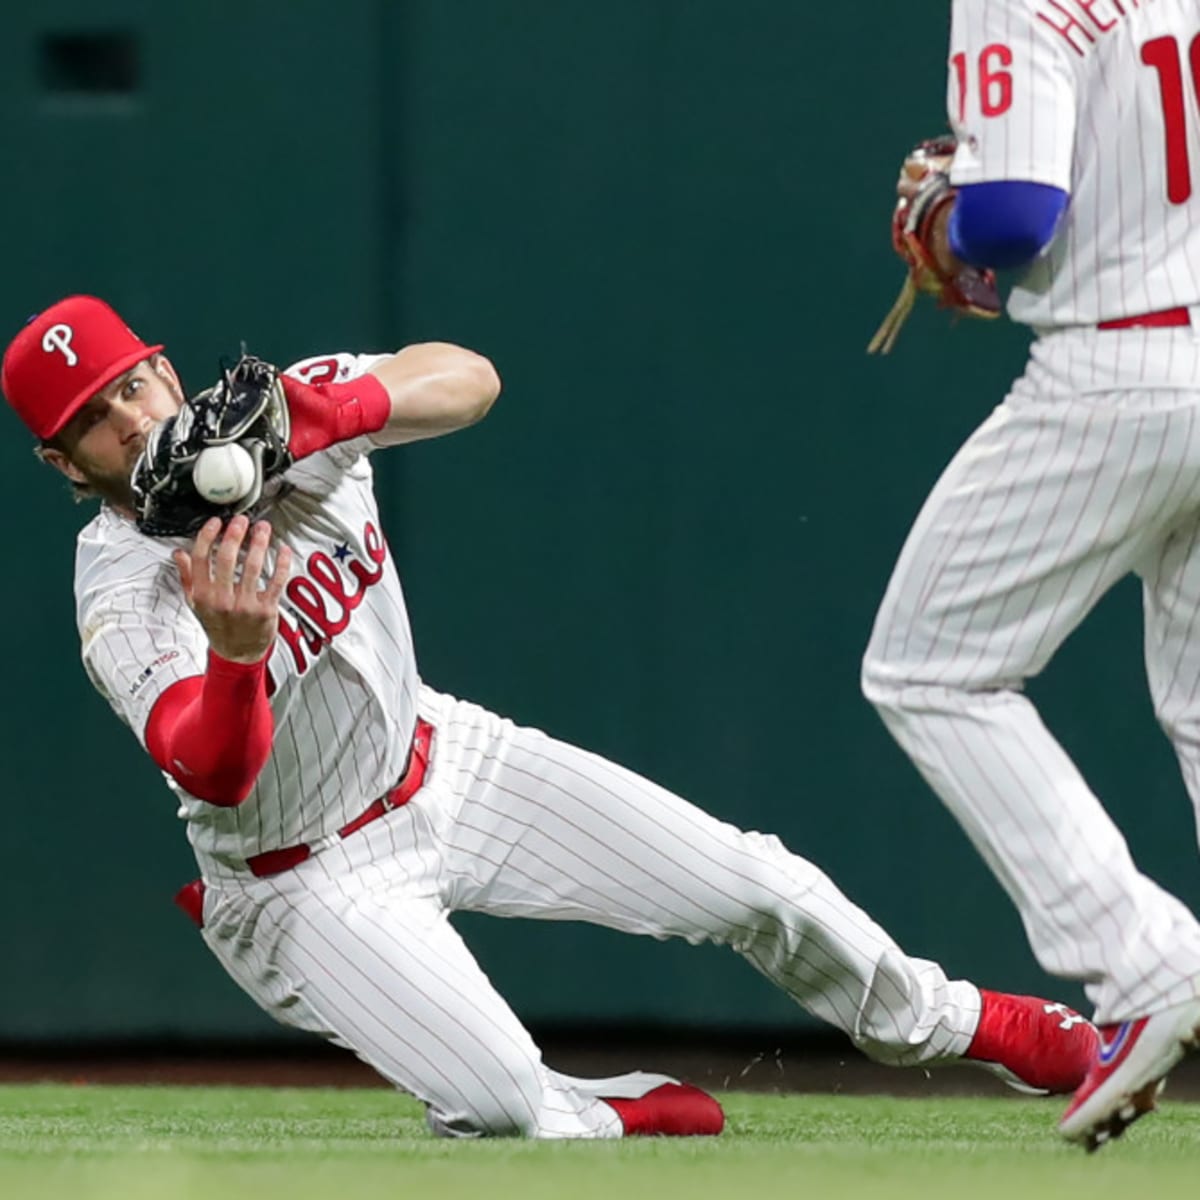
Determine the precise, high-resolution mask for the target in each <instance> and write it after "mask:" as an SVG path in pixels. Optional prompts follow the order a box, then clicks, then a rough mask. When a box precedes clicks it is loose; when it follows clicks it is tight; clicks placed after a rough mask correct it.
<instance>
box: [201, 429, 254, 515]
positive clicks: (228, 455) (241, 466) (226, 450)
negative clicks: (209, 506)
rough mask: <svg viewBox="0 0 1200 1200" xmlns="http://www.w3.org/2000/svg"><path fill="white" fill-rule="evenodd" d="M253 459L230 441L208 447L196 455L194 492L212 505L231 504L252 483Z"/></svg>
mask: <svg viewBox="0 0 1200 1200" xmlns="http://www.w3.org/2000/svg"><path fill="white" fill-rule="evenodd" d="M254 474H255V472H254V459H252V458H251V457H250V454H249V452H248V451H246V450H243V449H242V447H241V446H239V445H237V444H236V443H233V442H231V443H230V444H229V445H228V446H209V447H208V448H207V449H206V450H201V451H200V453H199V454H197V455H196V465H195V466H194V467H193V468H192V482H193V483H194V484H195V485H196V491H198V492H199V493H200V495H201V496H203V497H204V499H205V500H209V501H211V502H212V503H213V504H234V503H236V502H237V501H238V500H240V499H241V498H242V497H243V496H245V495H246V493H247V492H249V491H250V489H251V488H252V487H253V486H254Z"/></svg>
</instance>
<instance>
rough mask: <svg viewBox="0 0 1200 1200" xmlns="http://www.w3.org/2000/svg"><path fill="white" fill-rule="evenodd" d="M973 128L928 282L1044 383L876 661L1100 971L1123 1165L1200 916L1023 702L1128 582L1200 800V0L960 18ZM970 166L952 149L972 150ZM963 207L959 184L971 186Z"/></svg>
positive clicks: (893, 702)
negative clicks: (1009, 327) (1019, 328)
mask: <svg viewBox="0 0 1200 1200" xmlns="http://www.w3.org/2000/svg"><path fill="white" fill-rule="evenodd" d="M949 112H950V119H951V124H952V126H953V129H954V135H955V136H954V138H953V139H950V140H949V141H946V140H939V141H936V142H933V143H926V144H923V145H922V146H921V147H919V148H918V150H917V152H916V153H914V154H913V155H911V156H910V158H909V159H908V161H907V162H906V163H905V167H904V170H903V171H902V175H901V182H900V197H901V198H900V202H899V205H898V207H897V210H896V214H895V221H894V226H893V236H894V241H895V244H896V246H897V249H898V250H899V251H900V253H901V254H902V255H903V256H904V257H905V259H906V260H907V261H908V263H909V266H910V279H909V283H908V284H907V285H906V293H905V295H904V296H902V299H901V302H900V303H899V304H898V306H897V308H896V309H894V310H893V313H892V314H891V316H890V317H889V320H888V322H885V327H884V329H883V330H881V331H880V335H879V337H878V339H877V341H876V343H874V345H875V347H876V348H883V349H887V348H888V347H889V346H890V343H891V342H892V341H893V340H894V338H895V333H896V331H897V329H898V327H899V323H900V321H901V320H902V319H903V316H904V313H905V311H906V309H907V305H908V302H910V301H911V299H912V297H913V295H914V294H915V293H916V292H917V291H921V290H924V291H931V292H933V293H935V294H938V295H940V296H941V298H942V300H943V302H944V303H946V304H948V305H949V306H951V307H959V308H966V309H967V310H968V311H974V312H977V313H980V314H984V315H986V314H987V313H995V312H997V311H998V304H996V303H995V302H994V299H995V293H994V276H993V275H992V270H991V269H992V268H1012V267H1021V268H1026V269H1025V273H1024V274H1023V276H1022V277H1021V278H1020V281H1019V283H1018V284H1017V286H1016V287H1015V289H1014V290H1013V292H1012V295H1011V298H1010V301H1009V305H1008V309H1009V313H1010V314H1011V316H1012V317H1013V319H1014V320H1017V321H1021V322H1024V323H1025V324H1028V325H1030V326H1032V327H1033V329H1034V331H1035V333H1036V335H1037V337H1036V340H1035V341H1034V343H1033V348H1032V353H1031V358H1030V361H1029V364H1028V367H1027V368H1026V370H1025V373H1024V374H1023V375H1022V376H1021V378H1019V379H1018V380H1017V381H1016V383H1014V384H1013V386H1012V389H1011V391H1010V392H1009V394H1008V396H1007V398H1006V399H1005V400H1004V402H1003V403H1002V404H1001V405H1000V407H999V408H997V409H996V410H995V412H993V413H992V415H991V416H990V417H989V418H988V419H987V420H986V421H985V422H984V423H983V425H981V426H980V428H979V429H978V430H976V432H975V433H974V434H973V435H972V436H971V437H970V439H969V440H968V441H967V443H966V444H965V445H964V446H963V448H962V449H961V450H960V451H959V453H958V454H957V456H956V457H955V458H954V460H953V461H952V462H951V463H950V465H949V467H947V469H946V471H945V473H944V474H943V475H942V478H941V479H940V480H939V481H938V483H937V485H936V487H935V488H934V490H933V492H932V493H931V495H930V496H929V499H928V500H927V501H926V504H925V507H924V509H923V510H922V512H921V514H920V516H919V517H918V518H917V521H916V524H915V525H914V527H913V529H912V532H911V533H910V535H909V538H908V541H907V543H906V545H905V547H904V549H903V552H902V553H901V555H900V560H899V562H898V563H897V565H896V568H895V572H894V574H893V576H892V580H891V583H890V585H889V587H888V590H887V594H886V596H885V598H884V600H883V604H882V607H881V608H880V611H879V614H878V617H877V619H876V622H875V628H874V632H873V633H872V636H871V640H870V645H869V647H868V649H867V652H866V658H865V661H864V664H863V686H864V690H865V692H866V694H867V696H868V697H869V698H870V699H871V700H873V701H874V703H875V704H876V705H877V706H878V708H879V711H880V712H881V713H882V715H883V719H884V721H885V722H886V723H887V725H888V728H889V729H891V731H892V733H893V734H894V735H895V736H896V738H897V739H898V741H899V742H900V744H901V745H902V746H903V747H904V748H905V749H906V750H907V752H908V753H909V754H910V755H911V756H912V758H913V760H914V761H915V762H916V763H917V765H918V766H919V767H920V769H921V771H922V772H923V774H924V775H925V777H926V779H927V780H928V781H929V782H930V784H931V785H932V786H933V787H934V788H935V789H936V791H937V792H938V794H939V795H940V796H941V797H942V799H943V800H944V801H945V802H946V804H947V805H948V806H949V807H950V809H951V811H953V812H954V814H955V815H956V816H957V817H958V819H959V821H960V822H961V823H962V825H963V828H964V829H965V830H966V831H967V833H968V834H969V835H970V837H971V838H972V840H973V841H974V842H975V844H976V846H977V847H978V848H979V850H980V851H981V853H982V854H983V856H984V858H985V859H986V860H987V862H988V864H989V865H990V866H991V868H992V870H993V871H994V872H995V874H996V876H997V878H998V879H999V880H1000V881H1001V883H1003V885H1004V886H1005V887H1006V888H1007V889H1008V892H1009V894H1010V895H1011V896H1012V898H1013V900H1014V902H1015V903H1016V905H1017V907H1018V908H1019V909H1020V912H1021V915H1022V917H1023V919H1024V922H1025V928H1026V930H1027V932H1028V935H1029V938H1030V941H1031V943H1032V945H1033V948H1034V950H1035V951H1036V953H1037V956H1038V959H1039V961H1040V962H1041V963H1042V965H1043V966H1045V967H1046V968H1047V970H1050V971H1052V972H1054V973H1056V974H1058V975H1061V976H1063V977H1064V978H1070V979H1078V980H1082V981H1084V982H1085V984H1086V985H1087V989H1088V993H1089V995H1090V997H1091V999H1092V1000H1093V1001H1094V1003H1095V1006H1096V1020H1097V1023H1098V1024H1099V1025H1100V1026H1101V1030H1100V1032H1101V1047H1100V1054H1099V1059H1098V1062H1097V1064H1096V1066H1095V1068H1094V1069H1093V1070H1092V1072H1091V1073H1090V1074H1089V1076H1088V1078H1087V1080H1086V1081H1085V1082H1084V1084H1083V1086H1082V1087H1081V1088H1080V1089H1079V1090H1078V1092H1077V1093H1076V1095H1075V1097H1074V1099H1073V1101H1072V1103H1071V1105H1070V1107H1069V1108H1068V1109H1067V1111H1066V1114H1065V1115H1064V1116H1063V1118H1062V1121H1061V1123H1060V1129H1061V1131H1062V1133H1063V1134H1064V1135H1065V1136H1066V1137H1068V1138H1070V1139H1072V1140H1076V1141H1080V1142H1083V1143H1085V1144H1086V1145H1087V1146H1089V1148H1092V1149H1095V1148H1096V1147H1097V1146H1099V1145H1101V1144H1102V1143H1103V1142H1104V1141H1106V1140H1108V1139H1109V1138H1112V1137H1115V1136H1118V1135H1119V1134H1120V1133H1121V1132H1122V1131H1123V1130H1124V1129H1125V1127H1126V1126H1127V1125H1128V1124H1129V1123H1130V1122H1132V1121H1134V1120H1136V1119H1137V1118H1138V1117H1139V1116H1140V1115H1142V1114H1143V1113H1145V1112H1148V1111H1150V1110H1151V1109H1152V1108H1153V1107H1154V1105H1155V1101H1156V1098H1157V1095H1158V1093H1159V1090H1160V1088H1161V1085H1162V1080H1163V1079H1164V1078H1165V1076H1166V1074H1167V1073H1168V1072H1169V1071H1170V1070H1171V1068H1172V1067H1173V1066H1174V1065H1175V1064H1176V1063H1177V1062H1178V1061H1179V1059H1180V1058H1181V1057H1182V1056H1183V1055H1184V1053H1185V1052H1186V1051H1187V1050H1189V1049H1191V1048H1192V1047H1194V1046H1195V1044H1196V1042H1197V1038H1198V1037H1200V925H1198V924H1197V922H1196V919H1195V917H1194V916H1193V915H1192V913H1191V912H1189V911H1188V909H1187V908H1186V907H1185V906H1184V905H1183V904H1181V903H1180V902H1179V901H1178V900H1177V899H1175V898H1174V897H1172V896H1170V895H1168V894H1167V893H1166V892H1164V891H1163V890H1162V889H1161V888H1160V887H1158V886H1157V885H1156V884H1154V883H1153V882H1151V880H1149V879H1147V878H1146V877H1145V876H1144V875H1143V874H1141V873H1140V872H1139V871H1138V869H1137V867H1136V866H1135V865H1134V863H1133V861H1132V859H1131V857H1130V854H1129V851H1128V849H1127V847H1126V844H1125V841H1124V839H1123V838H1122V836H1121V834H1120V832H1119V831H1118V830H1117V829H1116V828H1115V826H1114V825H1113V823H1112V821H1111V820H1110V819H1109V817H1108V815H1107V814H1106V813H1105V811H1104V809H1103V808H1102V806H1101V805H1100V802H1099V801H1098V800H1097V798H1096V797H1095V796H1094V795H1093V794H1092V792H1091V791H1090V790H1089V788H1088V786H1087V784H1086V783H1085V782H1084V780H1083V778H1082V777H1081V775H1080V773H1079V771H1078V770H1077V769H1076V768H1075V766H1074V764H1073V763H1072V762H1070V760H1069V759H1068V758H1067V756H1066V755H1065V754H1064V753H1063V751H1062V749H1061V748H1060V747H1059V745H1058V744H1057V742H1056V741H1055V740H1054V738H1053V737H1052V736H1051V735H1050V733H1049V732H1048V731H1047V730H1046V728H1045V727H1044V726H1043V725H1042V723H1041V721H1040V720H1039V719H1038V715H1037V713H1036V711H1035V710H1034V708H1033V706H1032V705H1031V704H1030V703H1029V701H1028V700H1027V699H1026V698H1025V697H1024V695H1023V694H1022V690H1021V689H1022V685H1023V683H1024V681H1025V680H1026V679H1028V678H1029V677H1030V676H1033V675H1036V674H1037V673H1038V672H1039V671H1040V670H1041V669H1042V668H1043V667H1044V666H1045V665H1046V663H1047V662H1048V661H1049V660H1050V658H1051V656H1052V655H1053V654H1054V652H1055V651H1056V650H1057V649H1058V647H1059V646H1060V645H1061V644H1062V642H1063V640H1064V639H1065V638H1066V637H1067V636H1068V635H1069V634H1070V633H1071V631H1072V630H1073V629H1074V628H1075V627H1076V626H1077V625H1078V624H1079V622H1080V621H1082V620H1083V618H1084V617H1085V616H1086V615H1087V614H1088V612H1089V611H1090V610H1091V608H1092V607H1093V605H1095V604H1096V602H1097V601H1098V600H1099V599H1100V597H1101V596H1102V595H1103V594H1104V593H1105V592H1106V591H1107V590H1108V589H1109V588H1110V587H1111V586H1112V585H1113V584H1114V583H1115V582H1116V581H1117V580H1118V579H1120V578H1121V577H1122V576H1124V575H1126V574H1128V573H1129V572H1134V573H1136V574H1137V575H1139V576H1140V577H1141V579H1142V581H1143V583H1144V597H1145V629H1146V632H1145V656H1146V669H1147V673H1148V676H1149V681H1150V689H1151V692H1152V694H1153V699H1154V706H1155V709H1156V711H1157V713H1158V717H1159V720H1160V721H1161V723H1162V726H1163V728H1164V729H1165V730H1166V731H1167V734H1168V735H1169V736H1170V738H1171V740H1172V742H1173V743H1174V745H1175V749H1176V752H1177V754H1178V757H1179V761H1180V764H1181V766H1182V768H1183V775H1184V779H1185V781H1186V783H1187V787H1188V790H1189V791H1190V792H1191V795H1192V799H1193V802H1195V803H1197V804H1198V805H1200V632H1198V626H1197V621H1198V619H1200V193H1198V189H1200V7H1198V6H1197V4H1196V0H955V3H954V14H953V33H952V38H951V45H950V72H949ZM950 156H952V158H951V157H950ZM956 189H957V190H956Z"/></svg>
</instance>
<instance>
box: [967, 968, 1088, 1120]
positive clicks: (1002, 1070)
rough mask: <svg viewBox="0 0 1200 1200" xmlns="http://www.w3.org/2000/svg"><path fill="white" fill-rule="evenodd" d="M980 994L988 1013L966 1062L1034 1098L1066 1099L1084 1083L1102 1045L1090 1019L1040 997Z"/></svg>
mask: <svg viewBox="0 0 1200 1200" xmlns="http://www.w3.org/2000/svg"><path fill="white" fill-rule="evenodd" d="M979 994H980V996H981V997H982V999H983V1010H982V1012H981V1013H980V1015H979V1028H978V1029H976V1030H975V1037H974V1038H973V1039H972V1041H971V1045H970V1047H969V1048H968V1050H967V1052H966V1054H965V1055H964V1056H963V1057H964V1058H965V1059H966V1060H968V1061H970V1062H975V1063H978V1064H979V1066H981V1067H984V1068H986V1069H987V1070H989V1071H991V1072H992V1073H993V1074H994V1075H999V1076H1000V1078H1001V1079H1003V1080H1004V1082H1005V1083H1007V1084H1008V1086H1009V1087H1011V1088H1015V1089H1016V1090H1017V1091H1018V1092H1024V1093H1025V1094H1026V1095H1029V1096H1049V1095H1065V1094H1067V1093H1069V1092H1073V1091H1074V1090H1075V1089H1076V1088H1077V1087H1079V1086H1080V1084H1082V1083H1083V1081H1084V1079H1086V1078H1087V1073H1088V1072H1089V1071H1090V1070H1091V1069H1092V1064H1093V1063H1094V1062H1095V1061H1096V1053H1097V1047H1098V1045H1099V1039H1098V1037H1097V1034H1096V1029H1095V1027H1094V1026H1093V1025H1092V1023H1091V1022H1090V1021H1089V1020H1088V1019H1087V1018H1086V1017H1081V1016H1080V1015H1079V1013H1077V1012H1076V1011H1075V1010H1074V1009H1072V1008H1068V1007H1067V1006H1066V1005H1065V1004H1055V1003H1053V1002H1052V1001H1050V1000H1040V999H1038V998H1037V997H1036V996H1010V995H1009V994H1008V993H1007V992H986V991H983V990H980V993H979Z"/></svg>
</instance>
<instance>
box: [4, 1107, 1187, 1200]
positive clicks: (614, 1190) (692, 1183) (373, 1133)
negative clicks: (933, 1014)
mask: <svg viewBox="0 0 1200 1200" xmlns="http://www.w3.org/2000/svg"><path fill="white" fill-rule="evenodd" d="M722 1099H723V1100H724V1101H725V1104H726V1111H727V1112H728V1114H729V1127H728V1128H727V1130H726V1133H725V1135H724V1136H723V1137H721V1138H719V1139H708V1140H701V1139H697V1140H690V1141H689V1140H680V1141H674V1140H669V1139H644V1140H633V1139H631V1140H630V1141H627V1142H571V1143H547V1142H543V1143H532V1142H519V1141H492V1142H453V1143H452V1142H442V1141H437V1140H435V1139H433V1138H432V1137H430V1136H428V1135H427V1134H426V1132H425V1127H424V1123H423V1121H422V1119H421V1115H420V1112H419V1111H418V1108H417V1106H416V1105H415V1104H413V1103H412V1102H410V1101H406V1100H402V1099H398V1098H397V1097H396V1096H394V1095H393V1094H392V1093H390V1092H387V1091H383V1090H363V1091H332V1090H317V1089H312V1090H289V1089H258V1088H151V1087H147V1088H114V1087H98V1086H75V1087H72V1086H64V1085H49V1084H47V1085H40V1086H32V1087H16V1086H12V1087H0V1197H4V1198H5V1200H33V1198H40V1197H51V1196H52V1197H62V1198H64V1200H101V1198H103V1200H110V1198H111V1200H151V1198H153V1200H175V1198H181V1200H183V1198H187V1200H191V1198H193V1197H194V1198H196V1200H274V1198H275V1197H281V1198H286V1200H308V1198H309V1197H318V1196H319V1197H332V1198H334V1200H373V1198H374V1197H389V1198H403V1200H426V1198H431V1197H470V1198H472V1200H576V1198H579V1200H590V1198H592V1197H595V1198H596V1200H601V1198H603V1200H634V1198H635V1197H643V1196H645V1197H651V1196H652V1197H656V1198H658V1197H661V1198H662V1200H705V1198H707V1197H716V1196H722V1197H726V1196H728V1197H747V1198H748V1200H769V1198H772V1197H776V1196H779V1197H783V1196H786V1197H789V1198H791V1200H799V1198H801V1197H805V1198H807V1197H817V1196H820V1197H826V1196H830V1197H841V1196H851V1197H857V1196H864V1197H875V1196H878V1197H888V1198H892V1197H895V1198H898V1200H909V1198H912V1200H917V1198H918V1197H919V1198H921V1200H941V1198H942V1197H947V1198H949V1197H954V1200H992V1198H996V1200H1000V1198H1003V1200H1041V1198H1042V1197H1055V1198H1056V1200H1057V1198H1059V1197H1064V1196H1080V1197H1088V1198H1089V1200H1108V1198H1109V1197H1112V1198H1117V1197H1120V1198H1122V1200H1136V1198H1139V1197H1141V1196H1146V1197H1148V1198H1150V1200H1169V1198H1173V1197H1185V1196H1186V1197H1189V1198H1192V1197H1195V1196H1197V1195H1198V1194H1200V1105H1188V1104H1174V1105H1168V1106H1167V1107H1166V1109H1164V1111H1163V1112H1162V1113H1160V1114H1158V1115H1157V1116H1155V1117H1153V1118H1151V1119H1149V1120H1146V1121H1143V1122H1142V1123H1141V1124H1140V1125H1139V1126H1137V1127H1136V1128H1135V1129H1133V1130H1132V1131H1131V1132H1130V1134H1129V1135H1128V1137H1127V1138H1126V1139H1125V1141H1123V1142H1122V1143H1119V1144H1116V1145H1113V1146H1110V1147H1108V1148H1106V1149H1105V1150H1103V1151H1102V1152H1101V1153H1099V1154H1097V1155H1095V1156H1094V1157H1091V1158H1088V1157H1087V1156H1086V1155H1084V1154H1083V1153H1082V1152H1080V1151H1077V1150H1074V1149H1072V1148H1070V1147H1068V1146H1065V1145H1063V1144H1060V1142H1059V1141H1058V1139H1057V1137H1056V1135H1055V1134H1054V1132H1053V1123H1054V1120H1055V1118H1056V1116H1057V1114H1058V1113H1059V1111H1060V1109H1061V1107H1062V1106H1061V1105H1060V1104H1059V1103H1051V1102H1049V1101H1009V1100H991V1099H987V1100H983V1099H954V1100H949V1099H937V1100H927V1099H891V1098H887V1099H885V1098H874V1097H870V1098H868V1097H836V1096H764V1095H750V1094H744V1093H743V1094H729V1095H725V1096H723V1097H722Z"/></svg>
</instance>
